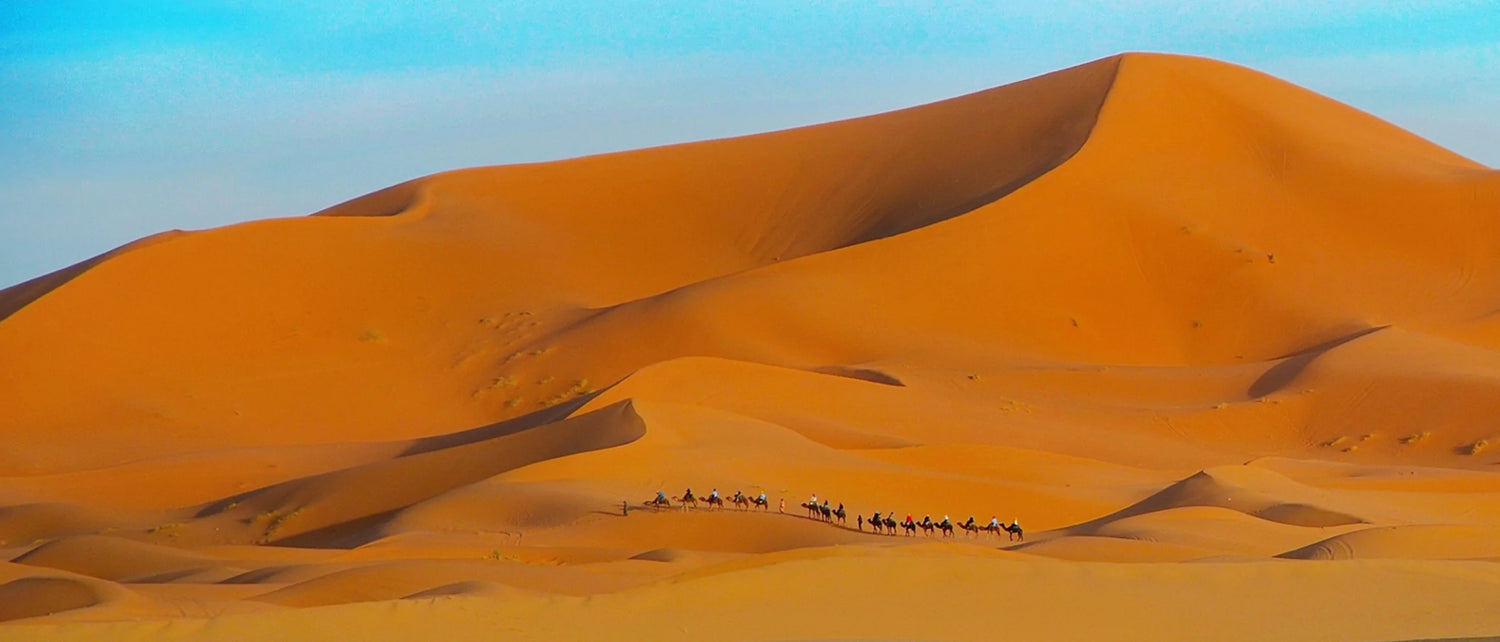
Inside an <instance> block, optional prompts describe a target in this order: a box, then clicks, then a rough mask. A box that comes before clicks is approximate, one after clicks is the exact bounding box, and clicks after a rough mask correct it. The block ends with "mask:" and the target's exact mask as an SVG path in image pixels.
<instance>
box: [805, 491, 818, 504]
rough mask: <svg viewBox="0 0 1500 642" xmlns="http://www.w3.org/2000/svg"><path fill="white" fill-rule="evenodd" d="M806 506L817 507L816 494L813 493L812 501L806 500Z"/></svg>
mask: <svg viewBox="0 0 1500 642" xmlns="http://www.w3.org/2000/svg"><path fill="white" fill-rule="evenodd" d="M807 505H808V506H817V505H818V494H817V493H813V496H812V499H809V500H807Z"/></svg>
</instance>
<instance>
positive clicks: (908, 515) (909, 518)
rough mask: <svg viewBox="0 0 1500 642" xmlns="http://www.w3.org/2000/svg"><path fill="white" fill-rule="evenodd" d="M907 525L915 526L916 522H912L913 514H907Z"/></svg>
mask: <svg viewBox="0 0 1500 642" xmlns="http://www.w3.org/2000/svg"><path fill="white" fill-rule="evenodd" d="M906 523H908V524H915V523H916V522H914V521H912V518H911V513H907V514H906Z"/></svg>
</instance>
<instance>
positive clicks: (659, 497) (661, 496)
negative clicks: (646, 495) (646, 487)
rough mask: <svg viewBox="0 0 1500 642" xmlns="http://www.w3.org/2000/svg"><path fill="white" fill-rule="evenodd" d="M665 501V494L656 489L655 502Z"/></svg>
mask: <svg viewBox="0 0 1500 642" xmlns="http://www.w3.org/2000/svg"><path fill="white" fill-rule="evenodd" d="M665 501H667V494H666V493H663V492H661V491H659V490H658V491H656V503H658V504H660V503H662V502H665Z"/></svg>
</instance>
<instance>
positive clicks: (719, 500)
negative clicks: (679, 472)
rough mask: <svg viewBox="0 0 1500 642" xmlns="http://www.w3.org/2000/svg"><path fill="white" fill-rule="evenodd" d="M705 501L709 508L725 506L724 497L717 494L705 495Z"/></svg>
mask: <svg viewBox="0 0 1500 642" xmlns="http://www.w3.org/2000/svg"><path fill="white" fill-rule="evenodd" d="M703 501H704V503H707V504H708V507H709V508H723V507H724V498H723V497H718V496H715V495H709V496H708V497H704V498H703Z"/></svg>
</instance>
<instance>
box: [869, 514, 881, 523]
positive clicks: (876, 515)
mask: <svg viewBox="0 0 1500 642" xmlns="http://www.w3.org/2000/svg"><path fill="white" fill-rule="evenodd" d="M870 523H871V524H879V523H880V511H875V516H874V517H871V518H870Z"/></svg>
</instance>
